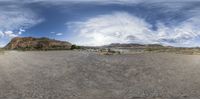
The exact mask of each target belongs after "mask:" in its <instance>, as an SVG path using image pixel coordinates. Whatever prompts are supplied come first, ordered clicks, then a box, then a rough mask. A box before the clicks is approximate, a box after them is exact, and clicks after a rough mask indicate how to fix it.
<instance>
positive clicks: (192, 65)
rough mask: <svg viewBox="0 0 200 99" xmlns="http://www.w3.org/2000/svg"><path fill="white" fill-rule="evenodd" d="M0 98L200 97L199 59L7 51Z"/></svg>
mask: <svg viewBox="0 0 200 99" xmlns="http://www.w3.org/2000/svg"><path fill="white" fill-rule="evenodd" d="M0 99H200V56H198V55H180V54H167V53H145V54H134V55H112V56H105V55H97V54H94V53H89V52H78V51H47V52H16V51H7V52H5V53H4V54H0Z"/></svg>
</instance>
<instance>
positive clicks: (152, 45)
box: [105, 43, 165, 48]
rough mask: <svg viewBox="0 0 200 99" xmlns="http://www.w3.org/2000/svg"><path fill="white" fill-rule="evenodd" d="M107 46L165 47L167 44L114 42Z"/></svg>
mask: <svg viewBox="0 0 200 99" xmlns="http://www.w3.org/2000/svg"><path fill="white" fill-rule="evenodd" d="M105 47H121V48H146V47H165V46H163V45H160V44H134V43H127V44H121V43H113V44H110V45H107V46H105Z"/></svg>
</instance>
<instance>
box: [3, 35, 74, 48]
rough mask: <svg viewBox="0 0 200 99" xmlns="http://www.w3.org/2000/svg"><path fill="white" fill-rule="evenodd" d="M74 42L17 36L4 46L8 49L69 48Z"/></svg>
mask: <svg viewBox="0 0 200 99" xmlns="http://www.w3.org/2000/svg"><path fill="white" fill-rule="evenodd" d="M71 46H72V44H71V43H69V42H66V41H58V40H54V39H49V38H45V37H43V38H33V37H16V38H13V39H12V40H11V41H10V42H9V43H8V44H7V45H6V46H5V47H4V48H5V49H8V50H68V49H71Z"/></svg>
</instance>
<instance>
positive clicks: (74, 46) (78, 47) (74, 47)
mask: <svg viewBox="0 0 200 99" xmlns="http://www.w3.org/2000/svg"><path fill="white" fill-rule="evenodd" d="M74 49H81V47H80V46H77V45H72V46H71V50H74Z"/></svg>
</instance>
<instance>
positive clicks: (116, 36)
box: [68, 12, 200, 46]
mask: <svg viewBox="0 0 200 99" xmlns="http://www.w3.org/2000/svg"><path fill="white" fill-rule="evenodd" d="M198 18H199V17H192V18H190V19H188V20H185V21H183V22H182V23H180V24H179V25H178V26H175V27H168V26H166V25H164V24H163V23H157V27H158V29H157V30H152V29H151V27H152V25H151V24H149V23H147V22H146V21H145V20H144V19H142V18H138V17H135V16H134V15H131V14H129V13H126V12H115V13H112V14H108V15H99V16H97V17H94V18H91V19H89V20H87V21H84V22H75V23H71V24H68V25H73V28H74V29H75V31H76V32H78V33H80V34H79V37H77V38H75V40H76V41H77V42H76V43H77V44H81V45H92V46H99V45H106V44H110V43H148V44H149V43H159V44H165V45H174V46H189V45H190V44H192V46H197V45H196V43H197V42H196V41H195V39H196V38H198V37H199V36H200V32H199V31H200V29H199V28H198V27H199V26H200V22H199V21H198ZM78 39H79V40H78ZM199 45H200V44H199Z"/></svg>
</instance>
